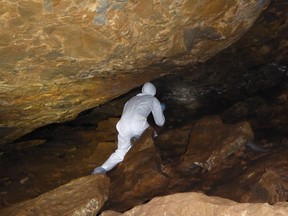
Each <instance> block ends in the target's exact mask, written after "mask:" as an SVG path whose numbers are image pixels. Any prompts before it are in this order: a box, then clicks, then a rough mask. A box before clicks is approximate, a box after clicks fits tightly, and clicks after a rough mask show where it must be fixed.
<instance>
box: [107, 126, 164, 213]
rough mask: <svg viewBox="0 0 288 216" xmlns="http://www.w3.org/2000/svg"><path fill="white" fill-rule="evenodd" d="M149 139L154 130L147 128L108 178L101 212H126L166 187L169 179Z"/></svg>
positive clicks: (151, 140)
mask: <svg viewBox="0 0 288 216" xmlns="http://www.w3.org/2000/svg"><path fill="white" fill-rule="evenodd" d="M152 137H153V130H152V129H151V128H149V129H147V130H146V131H145V132H144V134H143V135H142V136H141V138H140V139H139V140H137V141H136V142H135V143H134V145H133V147H132V148H131V149H130V150H129V152H128V153H127V154H126V156H125V158H124V161H123V162H122V163H120V164H119V165H118V167H117V168H116V169H115V170H113V171H112V172H111V173H110V174H109V175H108V176H109V177H110V179H111V188H110V196H109V200H108V201H107V203H106V204H105V206H104V209H113V210H117V211H121V212H122V211H125V210H127V209H130V208H132V207H133V206H135V205H139V204H141V203H144V202H145V201H147V200H150V199H151V198H152V197H155V196H156V195H158V194H159V193H161V192H162V191H163V190H164V189H165V188H166V187H167V186H168V184H169V179H168V178H167V177H166V176H165V175H164V173H163V172H162V170H161V164H162V162H161V159H160V155H159V152H158V151H157V149H156V148H155V146H154V142H153V139H152Z"/></svg>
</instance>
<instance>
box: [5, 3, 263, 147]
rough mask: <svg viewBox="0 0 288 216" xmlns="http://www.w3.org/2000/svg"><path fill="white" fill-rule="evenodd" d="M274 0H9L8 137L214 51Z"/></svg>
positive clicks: (67, 117)
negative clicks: (192, 0) (163, 0)
mask: <svg viewBox="0 0 288 216" xmlns="http://www.w3.org/2000/svg"><path fill="white" fill-rule="evenodd" d="M267 2H269V1H268V0H264V1H258V0H237V1H231V2H229V3H227V1H226V0H203V1H196V2H193V3H192V2H191V1H189V0H181V1H171V0H169V1H165V2H159V1H158V0H149V1H147V0H139V1H128V0H125V1H112V0H96V1H92V0H85V1H78V0H77V1H72V2H71V1H68V0H57V1H52V0H45V1H40V0H36V1H35V0H26V1H19V0H16V1H8V0H2V1H1V2H0V38H1V40H0V56H1V60H0V77H1V78H0V106H1V115H0V137H1V143H7V142H11V141H12V140H14V139H16V138H18V137H20V136H21V135H23V134H26V133H28V132H31V131H32V130H33V129H35V128H38V127H41V126H43V125H47V124H49V123H53V122H62V121H66V120H70V119H72V118H74V117H75V116H76V115H77V114H78V113H80V112H81V111H83V110H86V109H89V108H92V107H95V106H97V105H99V104H102V103H104V102H107V101H109V100H111V99H112V98H115V97H117V96H119V95H121V94H123V93H125V92H127V91H129V90H131V89H132V88H134V87H137V86H139V85H141V84H142V83H144V82H146V81H148V80H153V79H155V78H158V77H160V76H163V75H165V74H168V73H169V72H171V71H174V70H176V69H177V68H178V67H180V66H182V65H186V64H188V63H195V62H203V61H205V60H207V59H209V58H210V57H212V56H214V55H215V54H216V53H218V52H219V51H221V50H223V49H224V48H226V47H228V46H229V45H230V44H232V43H233V42H235V41H237V40H238V39H239V38H240V37H241V36H242V35H243V33H245V32H246V31H247V30H248V29H249V28H250V26H251V25H252V24H253V23H254V21H255V20H256V18H257V17H258V16H259V14H260V13H261V11H262V10H263V8H264V7H265V6H266V5H267Z"/></svg>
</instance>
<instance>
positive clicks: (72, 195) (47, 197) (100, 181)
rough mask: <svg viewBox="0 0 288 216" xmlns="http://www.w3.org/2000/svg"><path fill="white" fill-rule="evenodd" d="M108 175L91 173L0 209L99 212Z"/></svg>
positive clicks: (11, 211) (20, 212)
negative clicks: (35, 196)
mask: <svg viewBox="0 0 288 216" xmlns="http://www.w3.org/2000/svg"><path fill="white" fill-rule="evenodd" d="M108 192H109V178H107V177H106V176H104V175H90V176H86V177H82V178H79V179H75V180H73V181H71V182H69V183H68V184H66V185H63V186H61V187H59V188H56V189H54V190H52V191H49V192H47V193H45V194H42V195H40V196H39V197H37V198H35V199H32V200H28V201H25V202H22V203H18V204H15V205H13V206H11V207H9V208H7V209H3V210H0V214H1V215H10V216H13V215H18V216H20V215H23V216H24V215H51V216H54V215H83V216H84V215H96V214H97V212H98V211H99V209H100V208H101V207H102V205H103V204H104V203H105V201H106V200H107V198H108Z"/></svg>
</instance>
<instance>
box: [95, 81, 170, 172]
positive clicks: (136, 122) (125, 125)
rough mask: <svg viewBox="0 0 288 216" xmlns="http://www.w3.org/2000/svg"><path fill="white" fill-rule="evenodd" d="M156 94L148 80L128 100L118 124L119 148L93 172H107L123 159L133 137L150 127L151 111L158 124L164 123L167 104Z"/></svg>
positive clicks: (137, 136) (138, 135)
mask: <svg viewBox="0 0 288 216" xmlns="http://www.w3.org/2000/svg"><path fill="white" fill-rule="evenodd" d="M155 94H156V88H155V86H154V85H153V84H152V83H150V82H147V83H145V84H144V85H143V87H142V93H139V94H137V95H136V96H134V97H132V98H131V99H130V100H129V101H127V102H126V104H125V106H124V109H123V113H122V116H121V118H120V120H119V121H118V123H117V124H116V129H117V131H118V148H117V149H116V151H115V152H114V153H113V154H111V156H110V157H109V158H108V160H107V161H106V162H104V164H103V165H102V166H100V167H96V168H95V169H94V171H93V173H92V174H97V173H106V172H107V171H109V170H111V169H112V168H113V167H114V166H116V165H117V164H118V163H120V162H121V161H123V159H124V156H125V155H126V153H127V152H128V151H129V149H130V148H131V141H130V140H131V138H134V137H136V138H139V137H140V136H141V134H142V133H143V132H144V131H145V130H146V129H147V128H148V127H149V124H148V122H147V117H148V116H149V114H150V113H151V112H152V114H153V118H154V121H155V123H156V124H157V125H158V126H163V125H164V123H165V117H164V115H163V111H164V109H165V105H164V104H161V103H160V102H159V100H158V99H157V98H156V97H154V95H155Z"/></svg>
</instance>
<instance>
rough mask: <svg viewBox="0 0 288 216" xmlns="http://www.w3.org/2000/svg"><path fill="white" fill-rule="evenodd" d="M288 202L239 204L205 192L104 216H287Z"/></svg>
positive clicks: (162, 199) (185, 194) (169, 198)
mask: <svg viewBox="0 0 288 216" xmlns="http://www.w3.org/2000/svg"><path fill="white" fill-rule="evenodd" d="M287 212H288V203H287V202H286V203H284V202H283V203H277V204H276V205H274V206H273V205H272V206H271V205H269V204H267V203H257V204H256V203H254V204H251V203H236V202H233V201H231V200H228V199H223V198H219V197H208V196H206V195H204V194H201V193H179V194H174V195H169V196H164V197H157V198H154V199H153V200H151V201H150V202H148V203H147V204H143V205H140V206H136V207H134V208H133V209H131V210H129V211H127V212H124V213H123V214H119V213H117V212H113V211H107V212H103V213H102V214H101V216H118V215H122V216H128V215H129V216H132V215H135V216H136V215H137V216H138V215H142V216H145V215H147V216H148V215H149V216H150V215H169V216H170V215H171V216H172V215H179V216H186V215H191V216H192V215H193V216H194V215H197V216H202V215H203V216H214V215H223V216H231V215H235V216H241V215H253V216H272V215H273V216H274V215H277V216H286V215H287Z"/></svg>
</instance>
